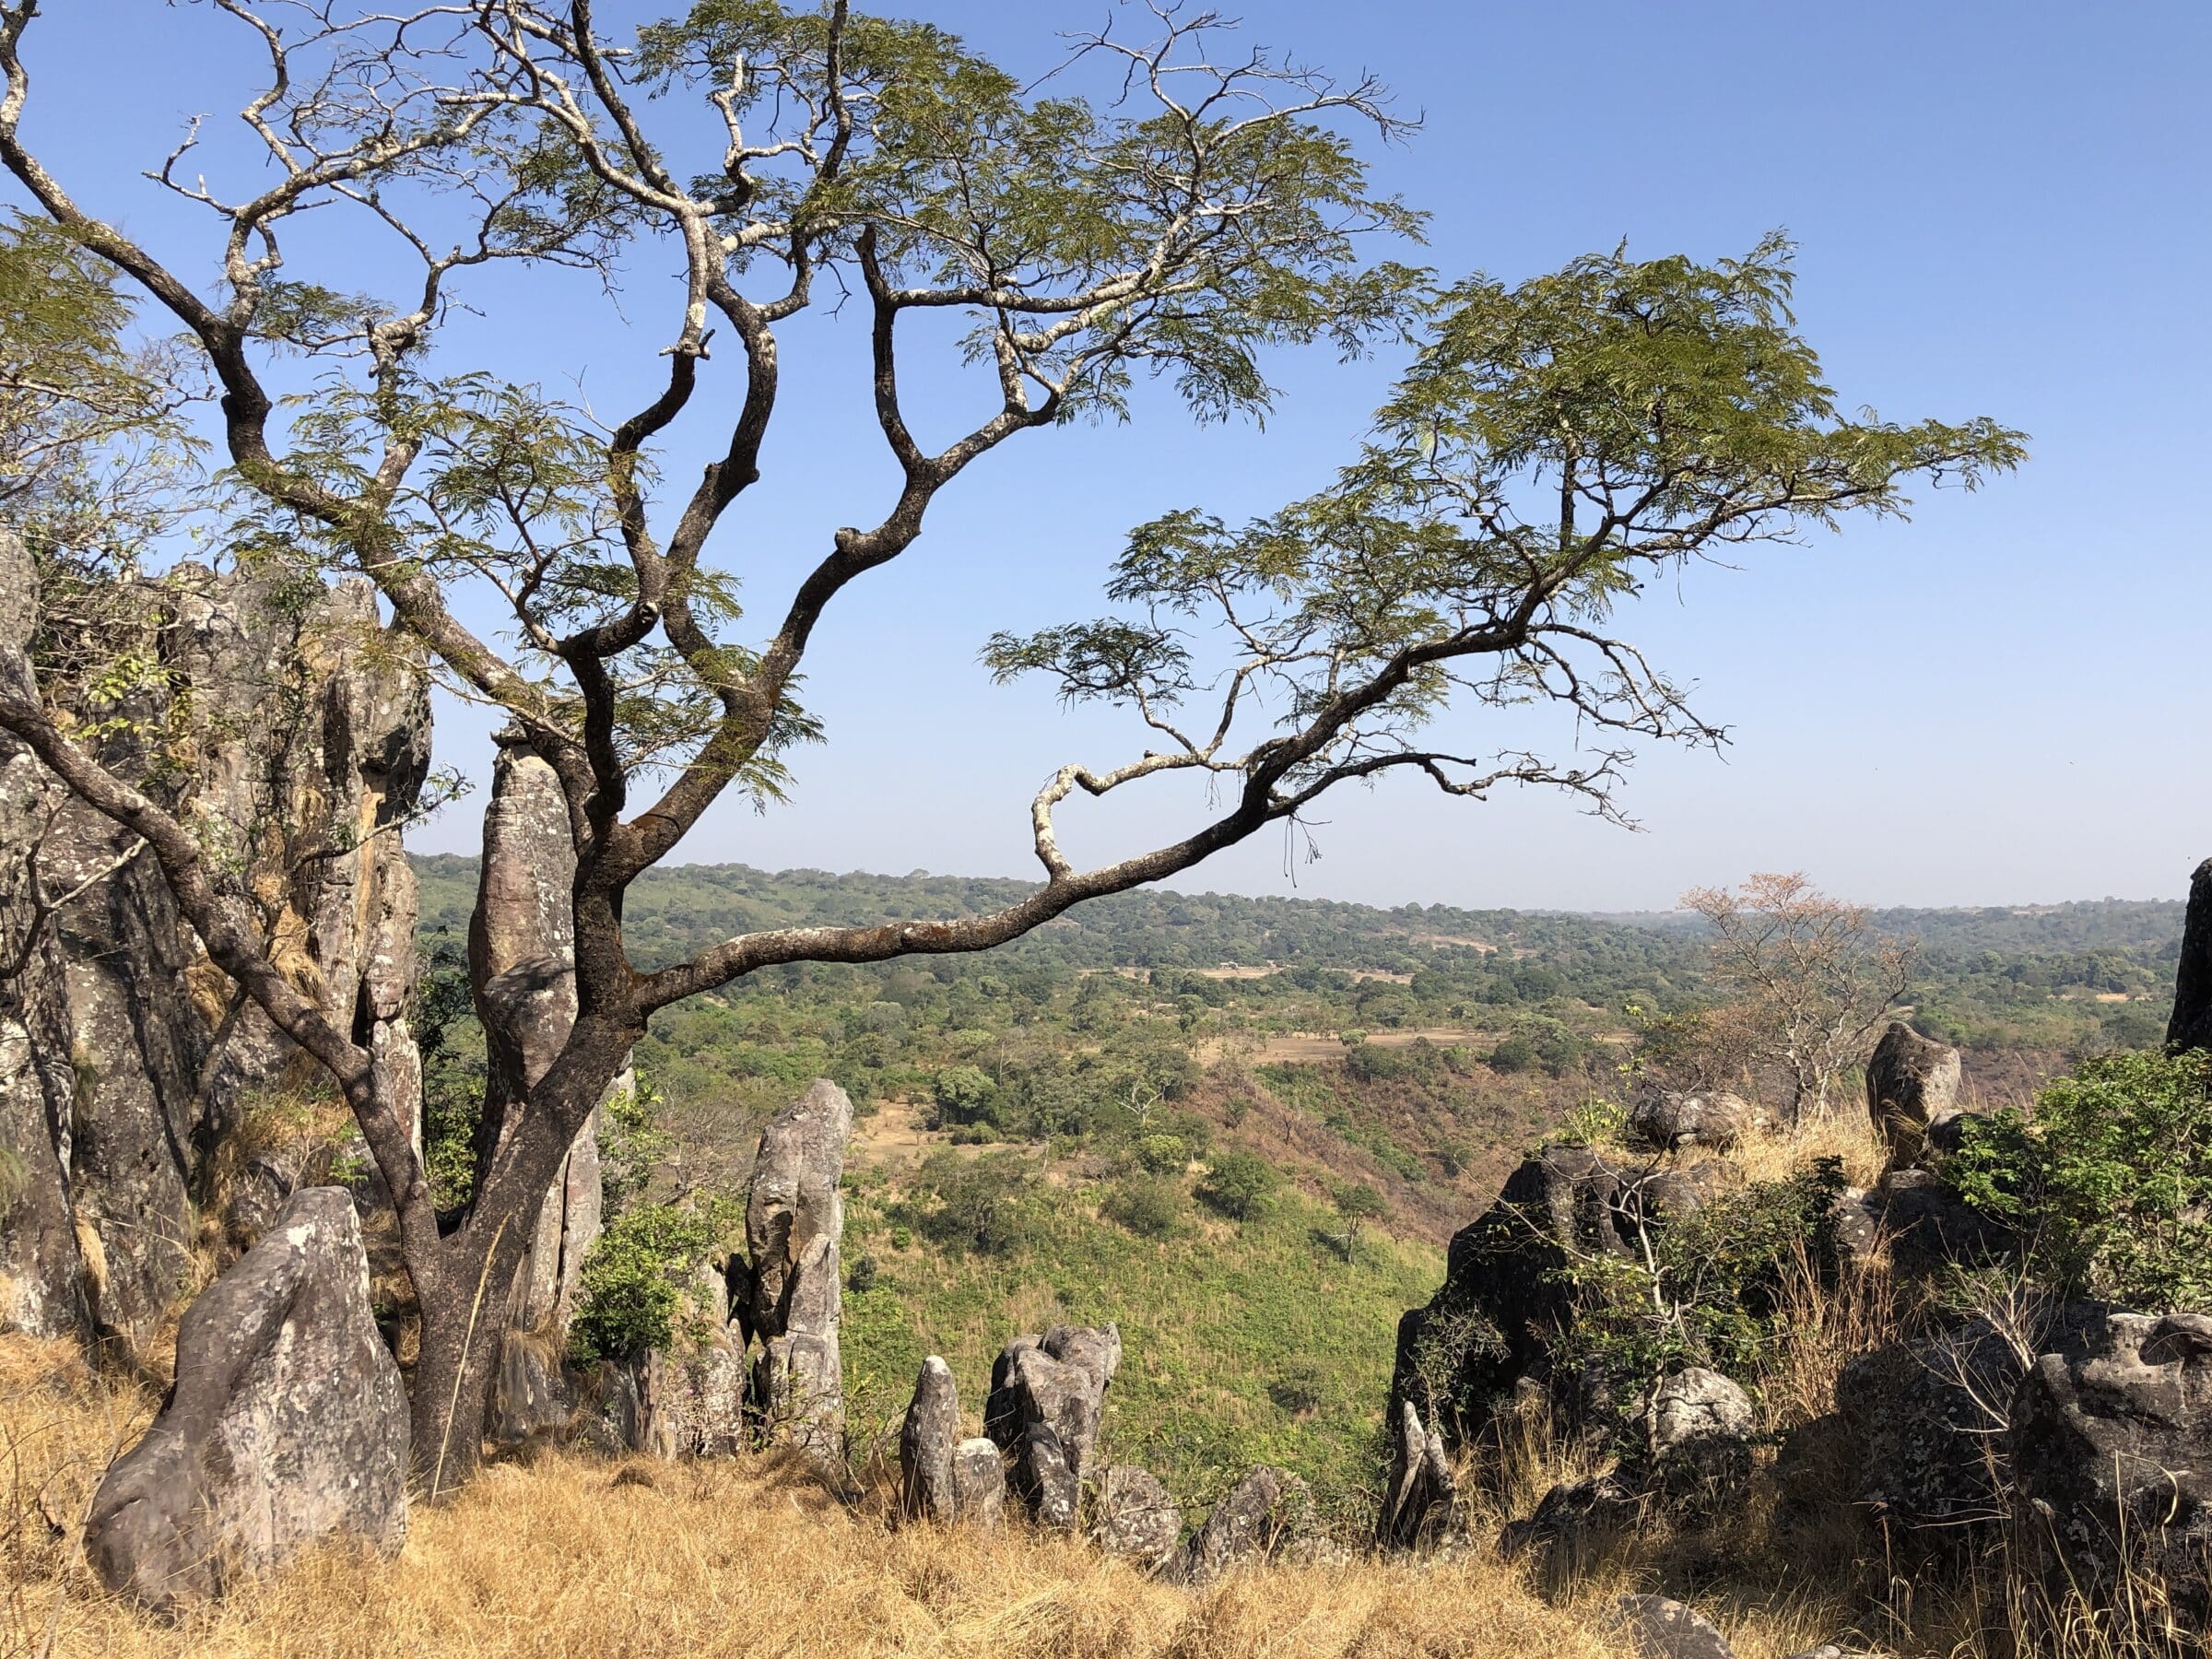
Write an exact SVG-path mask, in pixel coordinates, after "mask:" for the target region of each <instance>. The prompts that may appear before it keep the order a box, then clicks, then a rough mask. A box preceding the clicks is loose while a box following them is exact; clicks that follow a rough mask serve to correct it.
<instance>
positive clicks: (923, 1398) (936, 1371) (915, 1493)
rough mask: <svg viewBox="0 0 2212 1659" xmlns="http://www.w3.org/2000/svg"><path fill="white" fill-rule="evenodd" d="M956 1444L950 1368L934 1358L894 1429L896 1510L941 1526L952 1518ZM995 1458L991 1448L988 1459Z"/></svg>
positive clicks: (925, 1365)
mask: <svg viewBox="0 0 2212 1659" xmlns="http://www.w3.org/2000/svg"><path fill="white" fill-rule="evenodd" d="M959 1439H960V1398H959V1390H958V1389H957V1388H956V1387H955V1386H954V1384H953V1381H952V1367H950V1366H949V1365H947V1364H946V1363H945V1361H944V1360H943V1359H940V1358H939V1357H938V1356H936V1355H935V1354H932V1355H930V1357H929V1358H928V1359H924V1360H923V1361H922V1370H921V1371H920V1373H919V1374H918V1375H917V1376H916V1377H915V1378H914V1397H913V1399H912V1402H911V1403H910V1404H909V1405H908V1406H907V1408H906V1421H905V1422H904V1423H903V1424H902V1425H900V1430H899V1477H900V1486H899V1511H900V1514H902V1515H905V1516H908V1517H910V1518H912V1519H916V1520H928V1521H935V1522H937V1523H939V1524H943V1523H946V1522H949V1521H950V1520H952V1519H953V1516H954V1512H955V1509H956V1507H957V1506H956V1504H955V1502H954V1498H953V1486H952V1454H953V1449H954V1447H955V1446H957V1445H958V1444H959ZM997 1456H998V1452H997V1448H996V1447H993V1448H992V1458H993V1461H994V1462H995V1461H996V1459H997Z"/></svg>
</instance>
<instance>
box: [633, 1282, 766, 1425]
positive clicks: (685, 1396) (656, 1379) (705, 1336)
mask: <svg viewBox="0 0 2212 1659" xmlns="http://www.w3.org/2000/svg"><path fill="white" fill-rule="evenodd" d="M686 1301H687V1304H688V1306H687V1309H686V1313H685V1315H684V1317H683V1318H681V1319H680V1320H679V1321H678V1333H677V1338H676V1341H675V1342H674V1343H673V1344H672V1345H671V1347H668V1348H667V1349H666V1350H661V1349H655V1350H654V1351H653V1353H651V1354H649V1355H647V1356H646V1360H645V1365H644V1368H643V1370H644V1388H643V1391H642V1404H643V1408H644V1409H643V1413H642V1417H643V1427H642V1434H641V1443H640V1445H639V1447H638V1448H637V1449H639V1450H641V1451H651V1452H653V1453H656V1454H658V1455H659V1456H662V1457H670V1458H673V1457H727V1456H730V1455H732V1454H733V1453H736V1452H738V1451H739V1450H741V1449H742V1448H743V1447H744V1445H745V1441H746V1404H747V1365H746V1348H745V1338H744V1334H743V1332H742V1331H741V1330H740V1328H739V1326H738V1325H737V1324H736V1323H735V1321H734V1320H733V1319H732V1318H731V1316H730V1303H729V1285H728V1281H727V1280H726V1279H724V1277H723V1274H722V1270H721V1267H720V1266H719V1265H717V1264H715V1263H713V1262H702V1263H700V1264H699V1265H697V1267H696V1268H695V1269H694V1270H693V1273H692V1277H691V1284H690V1286H689V1287H688V1289H687V1291H686Z"/></svg>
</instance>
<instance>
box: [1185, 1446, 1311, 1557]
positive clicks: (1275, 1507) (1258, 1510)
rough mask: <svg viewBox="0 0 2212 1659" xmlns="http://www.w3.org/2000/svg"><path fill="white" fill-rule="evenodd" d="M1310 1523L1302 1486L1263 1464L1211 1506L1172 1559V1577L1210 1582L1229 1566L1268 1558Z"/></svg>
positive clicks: (1285, 1473)
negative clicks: (1201, 1521) (1211, 1508)
mask: <svg viewBox="0 0 2212 1659" xmlns="http://www.w3.org/2000/svg"><path fill="white" fill-rule="evenodd" d="M1311 1528H1312V1496H1311V1494H1310V1493H1308V1491H1307V1490H1306V1483H1305V1482H1304V1481H1302V1480H1300V1479H1299V1477H1297V1476H1295V1475H1292V1474H1290V1473H1288V1471H1286V1470H1283V1469H1276V1468H1268V1467H1265V1466H1262V1467H1260V1468H1257V1469H1254V1470H1253V1471H1252V1473H1251V1474H1249V1475H1247V1476H1245V1477H1244V1478H1243V1479H1242V1480H1240V1481H1239V1482H1238V1483H1237V1484H1236V1486H1235V1487H1234V1488H1231V1489H1230V1493H1229V1495H1228V1496H1227V1497H1226V1498H1224V1499H1222V1500H1221V1501H1220V1502H1218V1503H1217V1504H1216V1505H1214V1510H1213V1513H1211V1514H1209V1515H1208V1516H1206V1524H1204V1525H1203V1526H1201V1527H1199V1529H1198V1530H1197V1531H1196V1532H1195V1533H1194V1534H1192V1535H1191V1538H1190V1541H1189V1542H1188V1543H1186V1544H1185V1545H1183V1547H1182V1550H1181V1551H1180V1552H1179V1553H1178V1554H1177V1555H1176V1557H1175V1559H1174V1562H1173V1564H1172V1566H1171V1576H1172V1577H1173V1578H1174V1579H1175V1580H1176V1581H1177V1582H1178V1583H1185V1584H1192V1585H1197V1584H1206V1583H1211V1582H1212V1581H1213V1580H1215V1579H1217V1578H1218V1577H1220V1576H1221V1574H1223V1573H1224V1572H1227V1571H1230V1569H1231V1568H1234V1567H1240V1566H1243V1565H1246V1564H1249V1563H1256V1562H1260V1561H1265V1560H1267V1559H1270V1558H1272V1557H1273V1556H1274V1555H1276V1554H1277V1552H1278V1551H1279V1550H1281V1549H1282V1548H1284V1547H1286V1546H1287V1545H1288V1544H1290V1543H1292V1542H1294V1541H1295V1540H1296V1539H1297V1538H1298V1537H1299V1536H1300V1535H1301V1534H1302V1533H1304V1532H1306V1531H1309V1530H1310V1529H1311Z"/></svg>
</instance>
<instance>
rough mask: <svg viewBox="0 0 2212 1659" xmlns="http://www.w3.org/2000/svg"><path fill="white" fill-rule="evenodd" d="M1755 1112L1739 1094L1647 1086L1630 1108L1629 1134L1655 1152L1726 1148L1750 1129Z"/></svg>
mask: <svg viewBox="0 0 2212 1659" xmlns="http://www.w3.org/2000/svg"><path fill="white" fill-rule="evenodd" d="M1756 1117H1757V1113H1756V1112H1755V1111H1754V1109H1753V1108H1752V1105H1751V1103H1750V1102H1749V1101H1748V1100H1745V1099H1744V1098H1743V1097H1742V1096H1741V1095H1734V1094H1728V1093H1725V1092H1720V1091H1714V1092H1710V1093H1708V1092H1705V1091H1699V1092H1697V1093H1694V1094H1693V1093H1687V1092H1685V1091H1682V1090H1679V1089H1673V1088H1650V1089H1646V1090H1645V1091H1644V1092H1643V1093H1642V1094H1641V1095H1640V1096H1639V1097H1638V1098H1637V1100H1636V1103H1635V1104H1634V1105H1633V1106H1632V1107H1630V1111H1629V1125H1628V1126H1629V1133H1630V1135H1633V1136H1634V1137H1635V1138H1636V1139H1637V1140H1638V1141H1639V1142H1641V1144H1642V1145H1644V1146H1646V1147H1651V1148H1652V1149H1653V1151H1655V1152H1677V1151H1680V1150H1682V1149H1683V1148H1684V1147H1712V1149H1714V1150H1715V1151H1722V1152H1724V1151H1726V1150H1727V1149H1728V1148H1729V1147H1733V1146H1735V1144H1736V1143H1737V1142H1738V1141H1740V1140H1742V1139H1743V1138H1744V1136H1745V1135H1748V1134H1749V1133H1750V1132H1751V1127H1752V1124H1753V1123H1754V1121H1755V1119H1756Z"/></svg>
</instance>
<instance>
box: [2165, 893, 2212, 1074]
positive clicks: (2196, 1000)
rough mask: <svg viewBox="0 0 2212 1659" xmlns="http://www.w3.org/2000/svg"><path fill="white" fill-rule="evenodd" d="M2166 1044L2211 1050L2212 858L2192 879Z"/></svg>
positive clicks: (2175, 972) (2183, 922)
mask: <svg viewBox="0 0 2212 1659" xmlns="http://www.w3.org/2000/svg"><path fill="white" fill-rule="evenodd" d="M2166 1041H2168V1042H2169V1043H2171V1044H2172V1045H2173V1046H2174V1047H2175V1048H2183V1049H2193V1048H2201V1049H2212V858H2207V859H2206V860H2205V862H2204V863H2203V864H2201V865H2197V866H2196V874H2195V875H2194V876H2192V877H2190V878H2189V908H2188V910H2187V912H2184V914H2183V918H2182V959H2181V964H2180V966H2179V967H2178V968H2177V969H2176V970H2175V971H2174V976H2173V1014H2172V1017H2171V1018H2170V1019H2168V1021H2167V1022H2166Z"/></svg>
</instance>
